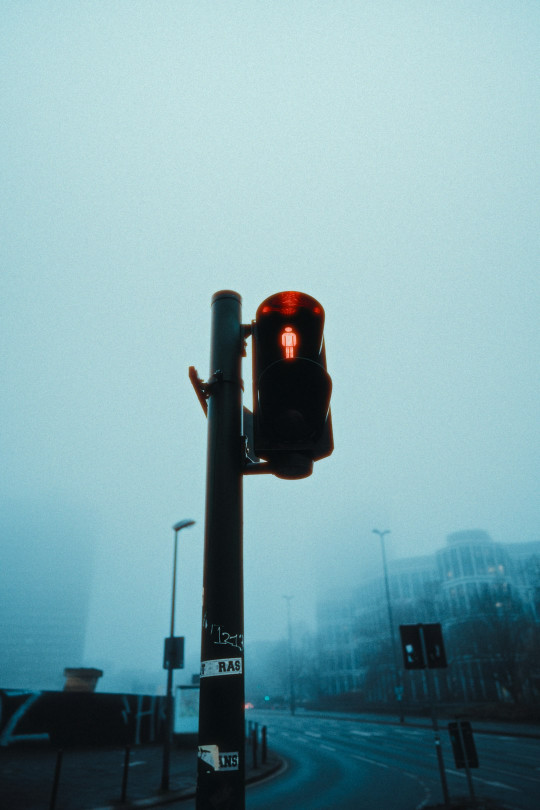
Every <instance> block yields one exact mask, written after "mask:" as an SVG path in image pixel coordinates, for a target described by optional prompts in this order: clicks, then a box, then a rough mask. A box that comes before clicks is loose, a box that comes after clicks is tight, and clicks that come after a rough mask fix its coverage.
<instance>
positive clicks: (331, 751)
mask: <svg viewBox="0 0 540 810" xmlns="http://www.w3.org/2000/svg"><path fill="white" fill-rule="evenodd" d="M249 717H250V719H253V720H255V721H257V722H259V723H262V724H264V725H266V726H267V729H268V741H269V745H270V746H271V748H272V749H273V750H274V751H276V752H277V753H279V754H280V755H281V756H282V757H284V758H285V759H286V761H287V767H286V768H285V769H284V771H283V772H282V773H281V774H279V775H278V776H276V777H274V778H272V779H270V780H268V781H266V782H263V783H260V784H255V785H252V786H250V787H248V788H247V790H246V808H247V810H263V808H264V810H287V808H294V810H382V808H384V810H421V809H422V808H423V807H425V806H427V805H429V804H436V803H439V802H442V790H441V781H440V775H439V769H438V765H437V757H436V750H435V742H434V733H433V730H432V729H425V728H419V727H412V726H410V725H409V726H407V725H405V726H400V725H399V724H396V725H387V724H377V723H370V722H365V721H362V722H358V721H357V720H347V719H327V718H324V717H317V716H315V717H313V716H308V715H302V714H300V715H296V716H295V717H291V716H290V715H287V714H281V713H273V712H267V713H255V712H252V713H251V712H250V715H249ZM440 733H441V743H442V751H443V758H444V763H445V769H446V774H447V781H448V789H449V793H450V796H451V797H452V798H456V797H458V796H467V795H468V792H469V791H468V785H467V779H466V776H465V772H464V771H462V770H459V771H458V770H457V769H456V768H455V766H454V760H453V755H452V751H451V747H450V742H449V737H448V731H447V729H446V727H444V728H441V732H440ZM475 741H476V747H477V751H478V758H479V763H480V767H479V768H477V769H475V770H474V771H473V786H474V790H475V793H476V795H477V796H478V797H490V798H492V799H497V800H498V801H499V802H501V804H502V805H503V806H504V807H505V808H509V810H514V808H516V810H517V809H518V808H519V810H538V807H540V740H539V739H527V738H522V737H513V736H509V735H492V734H480V733H478V732H476V733H475ZM188 807H189V803H184V804H183V808H184V810H187V808H188Z"/></svg>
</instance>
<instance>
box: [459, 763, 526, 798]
mask: <svg viewBox="0 0 540 810" xmlns="http://www.w3.org/2000/svg"><path fill="white" fill-rule="evenodd" d="M446 772H447V773H451V774H453V775H454V776H461V777H462V778H463V779H465V774H464V773H462V772H461V771H453V770H451V769H450V768H447V769H446ZM474 781H475V782H483V783H484V785H491V787H500V788H504V789H505V790H513V791H514V793H521V792H522V791H521V790H520V789H519V788H515V787H511V786H510V785H505V784H504V783H503V782H490V781H489V780H488V779H482V777H481V776H476V774H475V776H474Z"/></svg>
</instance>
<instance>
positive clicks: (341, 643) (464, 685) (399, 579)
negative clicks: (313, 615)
mask: <svg viewBox="0 0 540 810" xmlns="http://www.w3.org/2000/svg"><path fill="white" fill-rule="evenodd" d="M388 581H389V590H390V603H391V610H392V618H393V627H394V636H395V642H396V647H397V653H398V661H399V667H400V669H401V668H402V658H401V646H400V638H399V629H398V626H399V624H416V623H419V622H424V623H425V622H436V621H441V622H442V623H443V629H444V630H448V629H449V628H451V627H452V625H453V624H459V622H460V621H461V619H462V618H463V617H464V616H468V617H470V615H471V614H474V611H475V610H476V609H479V608H478V607H477V606H479V605H480V604H481V600H482V598H485V597H486V594H488V595H489V599H490V601H491V603H492V604H493V607H494V609H497V608H498V607H500V608H502V607H503V605H508V604H510V603H512V600H514V603H515V602H518V603H519V604H520V605H522V606H523V608H524V610H525V611H526V612H527V613H528V615H529V616H531V617H533V618H534V620H535V621H538V620H539V618H540V542H532V543H517V544H501V543H495V542H494V541H493V540H492V539H491V537H490V536H489V535H488V534H487V533H486V532H484V531H481V530H471V531H462V532H455V533H453V534H450V535H448V537H447V539H446V545H445V547H444V548H442V549H440V550H438V551H437V552H436V553H435V554H433V555H428V556H423V557H413V558H408V559H401V560H390V561H389V562H388ZM317 625H318V638H319V667H320V687H321V692H322V694H323V695H329V696H331V695H339V694H342V693H346V692H352V691H358V690H362V691H363V693H364V695H365V697H366V699H367V700H368V701H371V702H376V701H380V702H381V703H383V702H388V701H389V700H392V698H393V695H394V689H395V686H396V676H395V665H394V657H393V650H392V648H391V642H390V625H389V615H388V600H387V598H386V590H385V583H384V577H383V572H382V570H381V574H380V576H376V577H371V578H369V579H366V580H364V581H363V582H361V583H360V584H359V585H358V587H356V588H354V589H351V590H350V591H348V592H347V593H343V592H340V593H337V594H330V595H328V594H327V595H325V596H324V597H323V598H321V599H320V600H319V603H318V605H317ZM467 658H468V660H466V661H460V660H457V659H458V656H456V661H455V663H454V667H453V671H452V672H451V673H448V672H447V671H444V673H443V671H442V670H441V671H439V672H438V673H437V678H436V688H437V689H438V691H439V694H440V696H443V693H444V694H445V695H446V696H447V697H448V698H449V699H450V696H451V695H454V697H460V698H461V699H463V700H472V699H477V700H488V699H494V700H497V699H503V698H504V694H503V693H504V688H503V687H501V686H500V684H499V686H497V687H495V686H493V685H492V687H490V686H489V685H488V681H489V680H490V678H491V673H492V671H493V669H494V668H493V663H492V662H491V661H488V660H486V659H485V656H484V658H483V659H482V658H481V656H480V654H479V655H478V657H477V659H473V657H471V656H468V657H467ZM499 669H500V665H499ZM407 675H408V677H407V679H406V682H405V686H406V689H408V697H409V698H410V699H413V700H416V699H421V698H422V696H423V695H424V689H425V684H424V682H423V679H422V674H421V673H407ZM491 680H493V679H491Z"/></svg>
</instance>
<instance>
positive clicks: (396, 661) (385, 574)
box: [373, 529, 404, 723]
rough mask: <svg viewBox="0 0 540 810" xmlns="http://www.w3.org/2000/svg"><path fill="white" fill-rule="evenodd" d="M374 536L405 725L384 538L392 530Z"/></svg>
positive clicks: (401, 713) (401, 711) (400, 715)
mask: <svg viewBox="0 0 540 810" xmlns="http://www.w3.org/2000/svg"><path fill="white" fill-rule="evenodd" d="M373 534H378V535H379V537H380V539H381V550H382V560H383V572H384V587H385V589H386V605H387V608H388V624H389V625H390V638H391V640H392V655H393V657H394V669H395V675H396V687H395V695H396V700H397V702H398V706H399V722H400V723H403V719H404V718H403V704H402V702H401V698H402V686H401V679H400V677H399V664H398V657H397V648H396V636H395V633H394V621H393V619H392V604H391V602H390V587H389V585H388V568H387V565H386V552H385V549H384V536H385V534H390V529H385V530H384V531H383V532H381V531H379V529H373Z"/></svg>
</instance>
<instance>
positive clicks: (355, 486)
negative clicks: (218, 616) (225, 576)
mask: <svg viewBox="0 0 540 810" xmlns="http://www.w3.org/2000/svg"><path fill="white" fill-rule="evenodd" d="M2 18H3V25H2V30H1V32H0V48H1V50H0V53H1V60H2V74H3V84H2V95H1V116H2V121H3V126H2V131H1V135H0V138H1V141H0V143H1V147H0V148H1V152H0V166H1V178H2V239H1V244H0V262H1V268H2V270H1V281H0V284H1V287H0V295H1V303H0V306H1V308H2V352H1V354H2V377H3V385H2V397H1V402H2V425H3V430H2V440H1V441H2V456H3V465H2V467H3V481H2V491H3V496H2V497H3V499H4V507H3V511H4V513H5V514H7V513H9V515H10V518H9V523H10V525H13V520H17V521H18V526H19V528H20V527H26V530H27V531H28V532H30V531H32V532H35V531H39V536H40V538H41V541H42V543H43V544H44V547H46V548H48V549H50V554H51V555H52V556H54V555H55V553H56V551H55V548H56V546H55V542H56V541H55V538H56V537H57V527H56V526H55V521H56V518H55V515H57V514H58V511H59V510H60V512H61V511H62V509H63V508H64V505H65V508H66V509H68V510H69V514H70V516H71V517H73V513H74V512H73V510H74V509H75V510H78V513H79V515H80V522H81V536H84V537H85V538H86V537H87V528H88V521H90V523H91V525H92V530H93V533H94V541H95V549H94V558H93V559H94V562H93V571H92V573H91V574H90V572H89V574H88V576H91V577H92V597H91V607H90V618H89V625H88V635H87V646H86V653H85V655H86V663H87V664H88V665H90V666H98V667H103V668H104V669H105V671H106V672H107V669H109V670H111V669H112V668H116V669H121V668H123V667H126V668H133V667H142V668H153V667H155V665H156V662H157V665H158V666H161V656H162V639H163V636H164V635H166V633H167V632H168V622H169V610H170V590H171V573H172V549H173V532H172V530H171V527H172V525H173V523H175V522H176V521H178V520H180V519H183V518H191V519H193V520H195V521H196V525H195V526H194V527H191V528H189V529H186V530H184V531H183V532H181V534H180V535H179V539H180V557H179V577H178V593H179V596H178V612H177V631H178V632H179V633H182V634H184V635H185V636H186V645H187V654H188V657H191V658H192V659H193V660H194V661H196V659H197V656H198V652H199V634H200V606H201V597H200V593H201V587H202V547H203V538H204V488H205V465H206V460H205V451H206V425H205V419H204V416H203V413H202V410H201V408H200V405H199V403H198V401H197V399H196V397H195V394H194V392H193V390H192V388H191V385H190V382H189V380H188V366H189V365H195V366H196V367H197V369H198V371H199V374H200V375H201V376H202V377H203V378H206V377H208V374H209V368H208V364H209V341H210V300H211V297H212V294H213V293H214V292H216V291H217V290H220V289H224V288H227V289H233V290H236V291H238V292H239V293H240V294H241V295H242V298H243V320H244V322H245V323H248V322H250V321H251V319H252V318H253V317H254V315H255V311H256V309H257V306H258V305H259V303H260V302H261V301H262V300H263V299H264V298H266V297H267V296H269V295H271V294H273V293H275V292H278V291H281V290H286V289H297V290H300V291H303V292H307V293H309V294H310V295H312V296H314V297H315V298H317V299H318V300H319V301H320V302H321V303H322V305H323V306H324V308H325V311H326V328H325V340H326V352H327V362H328V370H329V373H330V375H331V376H332V380H333V395H332V417H333V427H334V441H335V451H334V454H333V455H332V457H331V458H329V459H326V460H323V461H321V462H319V463H317V464H316V465H315V469H314V473H313V476H312V477H311V478H309V479H306V480H303V481H293V482H289V481H281V480H278V479H275V478H274V477H272V476H256V477H251V478H247V479H246V480H245V482H244V503H245V514H244V543H245V546H244V555H245V615H246V638H247V640H248V642H249V640H257V639H264V638H280V637H281V636H283V635H284V634H285V631H286V604H285V601H284V600H283V598H282V597H283V595H284V594H288V595H294V597H295V598H294V600H293V602H292V605H291V607H292V613H293V620H294V621H299V620H305V621H307V622H308V623H311V624H313V616H314V602H315V598H316V595H317V593H318V591H319V590H320V589H323V588H324V587H325V586H326V585H328V584H329V583H344V584H353V583H354V582H355V581H356V579H357V578H359V577H361V576H362V575H363V573H364V572H365V571H366V570H367V569H368V568H369V567H370V566H378V565H380V549H379V546H378V545H377V542H378V541H377V538H376V537H375V536H374V535H373V534H372V529H373V528H374V527H377V528H380V529H391V531H392V534H391V535H390V537H389V538H388V540H389V544H388V555H389V558H390V559H391V558H392V557H403V556H409V555H416V554H423V553H429V552H432V551H434V550H435V549H436V548H439V547H440V546H441V545H443V544H444V542H445V536H446V535H447V534H448V533H450V532H453V531H457V530H460V529H467V528H482V529H484V530H486V531H487V532H489V533H490V535H491V536H492V537H493V539H494V540H496V541H501V542H513V541H526V540H533V539H538V538H539V537H540V514H539V513H540V498H539V491H538V490H539V488H538V478H539V476H538V473H539V440H538V402H539V396H538V395H539V374H538V371H539V368H538V348H539V339H538V337H539V334H538V320H539V318H538V309H539V307H538V305H539V299H540V296H539V274H538V247H539V245H538V242H539V237H538V234H539V228H538V210H539V194H538V190H539V182H538V181H539V172H538V168H539V167H538V154H539V153H538V131H539V112H538V111H539V109H540V105H539V102H540V99H539V84H538V71H539V57H538V43H539V35H540V8H539V6H538V4H537V3H535V2H511V3H510V2H496V0H495V1H494V0H489V1H486V2H474V3H469V2H440V3H436V4H434V3H430V2H407V3H398V2H390V1H389V2H379V3H377V4H372V3H368V2H365V3H363V2H339V0H338V2H327V3H326V2H293V3H290V2H275V3H265V2H227V3H218V2H213V3H204V2H199V0H198V1H197V2H185V3H175V2H169V3H167V2H161V3H158V4H153V3H137V2H117V3H114V4H108V3H99V2H87V3H76V2H58V3H54V2H53V3H39V2H38V3H29V4H21V3H18V2H4V3H3V6H2ZM243 374H244V379H245V390H246V395H245V401H244V404H246V405H248V406H250V391H251V371H250V356H248V358H246V360H245V361H244V368H243ZM36 502H37V503H47V502H48V503H50V504H53V503H54V504H55V508H51V510H50V512H47V510H45V514H43V516H42V519H41V520H40V521H38V524H37V525H38V526H39V528H37V527H36V522H35V521H34V519H32V520H31V521H29V520H27V513H26V509H28V510H29V512H31V511H32V506H31V505H32V504H34V503H36ZM14 504H17V506H14ZM25 504H26V505H27V507H25V506H24V505H25ZM14 514H15V516H14ZM83 524H84V528H83ZM70 525H71V524H70ZM17 532H19V529H18V530H17ZM4 535H5V532H4ZM17 536H20V535H19V534H17ZM2 542H3V543H7V544H8V545H9V543H10V538H9V537H7V538H3V540H2ZM73 546H74V549H75V548H76V546H77V537H76V536H74V537H73ZM58 569H59V571H58V573H59V576H58V580H59V587H61V564H59V566H58ZM21 587H23V586H22V585H21ZM24 587H25V588H27V589H28V592H29V593H31V582H28V583H26V584H25V585H24ZM186 673H187V671H186ZM104 686H105V682H104Z"/></svg>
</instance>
